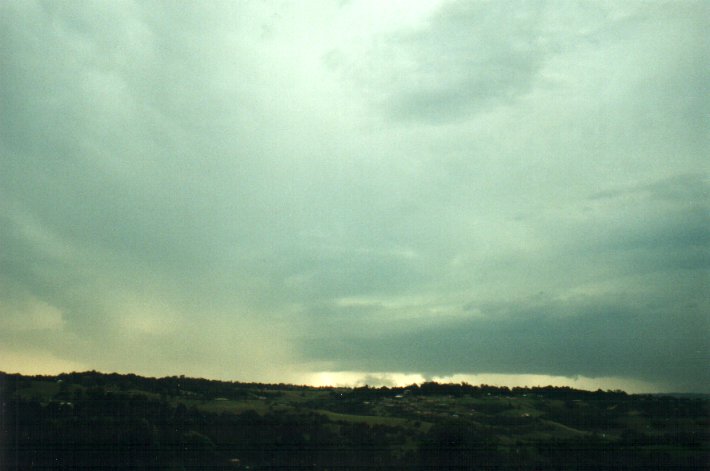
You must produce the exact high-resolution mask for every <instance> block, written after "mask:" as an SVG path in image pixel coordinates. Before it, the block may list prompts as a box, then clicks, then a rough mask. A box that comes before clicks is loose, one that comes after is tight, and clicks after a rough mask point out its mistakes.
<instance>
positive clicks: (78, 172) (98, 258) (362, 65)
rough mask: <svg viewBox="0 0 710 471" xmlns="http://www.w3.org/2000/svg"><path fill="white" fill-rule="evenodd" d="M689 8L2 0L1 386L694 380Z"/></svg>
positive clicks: (702, 256)
mask: <svg viewBox="0 0 710 471" xmlns="http://www.w3.org/2000/svg"><path fill="white" fill-rule="evenodd" d="M709 18H710V4H709V3H707V2H704V1H679V2H664V1H630V2H627V1H624V2H619V1H593V2H571V1H543V0H540V1H535V2H529V1H522V2H517V1H501V2H497V1H496V2H488V1H472V0H465V1H461V0H450V1H446V0H422V1H414V0H406V1H405V0H398V1H395V0H393V1H388V2H381V1H379V0H362V1H356V0H353V1H335V0H308V1H293V2H289V1H276V0H274V1H268V0H267V1H247V0H244V1H229V2H220V1H212V2H201V1H194V2H193V1H180V2H172V1H151V2H142V1H134V2H133V1H126V0H118V1H111V2H90V1H79V0H76V1H46V2H45V1H32V0H27V1H22V2H2V3H0V370H2V371H6V372H23V373H31V374H36V373H42V374H53V373H58V372H63V371H84V370H90V369H96V370H100V371H105V372H111V371H117V372H124V373H128V372H133V373H137V374H143V375H149V376H165V375H179V374H185V375H189V376H197V377H208V378H217V379H226V380H238V381H259V382H292V383H299V384H303V383H307V384H317V385H323V384H371V385H393V384H410V383H412V382H423V381H429V380H436V381H454V382H461V381H467V382H470V383H481V382H485V383H487V384H501V385H511V386H516V385H518V386H524V385H529V386H535V385H547V384H553V385H571V386H575V387H581V388H585V389H597V388H601V389H617V388H618V389H625V390H628V391H631V392H670V391H679V392H684V391H694V392H710V368H709V367H708V365H710V284H709V281H710V278H709V273H710V270H709V268H710V190H709V189H710V173H709V171H710V159H708V157H707V155H708V149H709V148H710V142H709V138H710V106H709V105H710V103H709V97H710V93H708V92H709V90H708V88H709V85H710V74H709V70H708V67H709V66H708V64H710V54H709V47H710V46H709V44H710V42H708V37H707V32H706V31H707V30H708V28H709V27H710V24H708V23H710V20H709Z"/></svg>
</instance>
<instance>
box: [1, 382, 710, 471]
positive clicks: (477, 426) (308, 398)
mask: <svg viewBox="0 0 710 471" xmlns="http://www.w3.org/2000/svg"><path fill="white" fill-rule="evenodd" d="M0 388H1V389H0V399H1V400H2V401H1V405H2V409H0V424H1V426H2V430H1V431H0V433H1V434H2V435H0V444H2V448H1V452H0V453H2V454H1V455H0V460H1V461H0V463H2V465H1V466H0V468H2V469H23V470H24V469H99V468H100V469H130V468H132V469H176V470H180V469H254V470H256V469H471V470H477V469H480V470H488V469H500V470H508V469H511V470H513V469H514V470H548V469H550V470H553V469H554V470H575V469H578V470H582V469H584V470H591V469H638V470H642V469H643V470H646V469H704V468H706V467H707V465H708V463H709V462H710V461H709V458H710V439H709V436H708V419H709V410H708V406H709V405H710V400H709V399H708V396H707V395H691V394H686V395H650V394H644V395H641V394H627V393H625V392H623V391H602V390H598V391H594V392H591V391H582V390H575V389H571V388H568V387H552V386H549V387H525V388H512V389H510V388H507V387H497V386H487V385H477V386H474V385H469V384H466V383H462V384H438V383H436V382H425V383H422V384H412V385H410V386H407V387H379V388H376V387H369V386H363V387H356V388H340V387H317V388H316V387H308V386H296V385H288V384H260V383H239V382H225V381H215V380H207V379H196V378H188V377H184V376H172V377H164V378H148V377H141V376H137V375H133V374H116V373H113V374H104V373H99V372H96V371H90V372H83V373H68V374H60V375H57V376H26V375H20V374H5V373H3V374H2V375H1V376H0Z"/></svg>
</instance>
